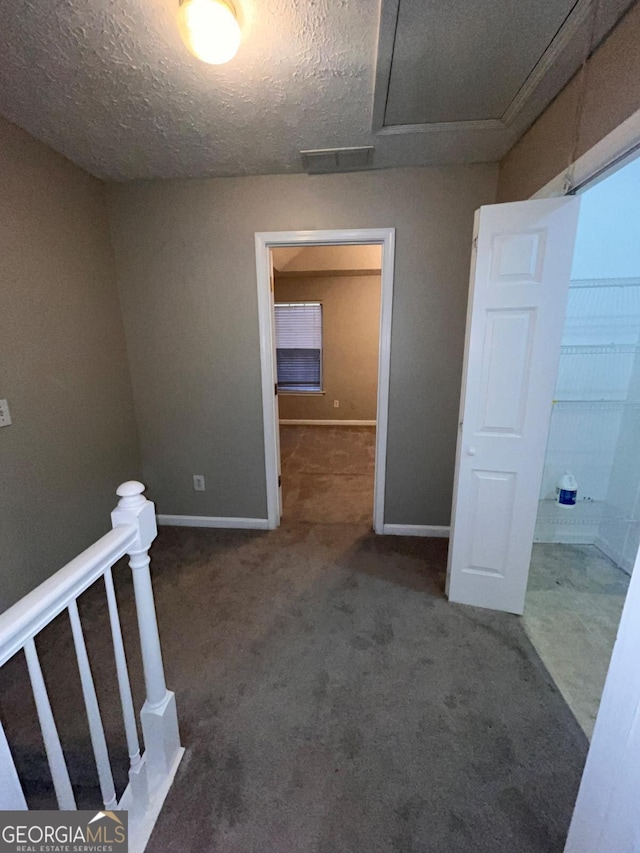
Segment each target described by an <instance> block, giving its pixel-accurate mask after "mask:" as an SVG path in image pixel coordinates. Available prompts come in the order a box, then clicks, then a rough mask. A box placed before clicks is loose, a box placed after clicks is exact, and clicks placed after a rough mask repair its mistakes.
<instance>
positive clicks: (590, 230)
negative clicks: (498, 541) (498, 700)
mask: <svg viewBox="0 0 640 853" xmlns="http://www.w3.org/2000/svg"><path fill="white" fill-rule="evenodd" d="M639 198H640V159H635V160H633V161H631V162H630V163H628V164H627V165H625V166H624V167H623V168H621V169H619V170H617V171H616V172H614V173H613V174H610V175H608V176H606V177H605V178H603V179H602V180H601V181H599V182H597V183H595V184H593V185H591V186H590V187H587V188H586V189H585V191H584V192H583V194H582V200H581V209H580V215H579V219H578V231H577V239H576V247H575V252H574V258H573V268H572V274H571V282H570V286H569V299H568V303H567V311H566V317H565V323H564V330H563V334H562V342H561V348H560V361H559V368H558V376H557V382H556V389H555V393H554V401H553V407H552V414H551V422H550V429H549V437H548V442H547V451H546V457H545V463H544V472H543V477H542V487H541V491H540V501H539V505H538V514H537V520H536V527H535V534H534V546H533V553H532V558H531V566H530V572H529V581H528V588H527V594H526V599H525V609H524V627H525V630H526V631H527V633H528V635H529V637H530V639H531V641H532V642H533V644H534V646H535V647H536V649H537V651H538V653H539V654H540V657H541V658H542V660H543V661H544V663H545V665H546V667H547V669H548V670H549V672H550V674H551V676H552V677H553V679H554V681H555V682H556V684H557V685H558V687H559V689H560V691H561V692H562V693H563V695H564V697H565V699H566V701H567V703H568V704H569V706H570V707H571V709H572V711H573V713H574V715H575V716H576V718H577V720H578V722H579V723H580V725H581V726H582V728H583V730H584V731H585V733H586V734H587V736H588V737H589V738H590V737H591V735H592V733H593V728H594V724H595V720H596V716H597V713H598V708H599V705H600V698H601V696H602V691H603V688H604V683H605V679H606V675H607V670H608V668H609V661H610V658H611V653H612V650H613V646H614V642H615V639H616V635H617V632H618V625H619V621H620V615H621V613H622V608H623V606H624V601H625V597H626V594H627V590H628V587H629V582H630V575H631V571H632V569H633V564H634V561H635V557H636V553H637V551H638V546H639V544H640V462H639V461H638V460H639V457H638V452H637V451H638V436H639V435H640V243H639V241H638V239H637V236H638V234H640V204H639V203H638V199H639ZM562 486H567V487H569V488H566V489H562V492H561V491H560V490H561V488H562Z"/></svg>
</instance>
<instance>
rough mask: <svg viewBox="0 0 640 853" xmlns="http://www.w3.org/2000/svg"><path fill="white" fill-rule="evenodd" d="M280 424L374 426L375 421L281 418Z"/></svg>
mask: <svg viewBox="0 0 640 853" xmlns="http://www.w3.org/2000/svg"><path fill="white" fill-rule="evenodd" d="M280 424H281V426H375V425H376V422H375V421H309V420H284V419H283V420H281V421H280Z"/></svg>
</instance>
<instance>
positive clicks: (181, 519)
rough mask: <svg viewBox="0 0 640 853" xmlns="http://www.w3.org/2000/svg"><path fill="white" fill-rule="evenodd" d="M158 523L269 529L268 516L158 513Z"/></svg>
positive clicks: (172, 525)
mask: <svg viewBox="0 0 640 853" xmlns="http://www.w3.org/2000/svg"><path fill="white" fill-rule="evenodd" d="M157 519H158V524H162V525H165V526H169V527H223V528H224V527H226V528H235V529H237V528H240V529H244V530H268V529H269V520H268V519H267V518H231V517H227V516H224V515H158V516H157Z"/></svg>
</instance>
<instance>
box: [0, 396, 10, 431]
mask: <svg viewBox="0 0 640 853" xmlns="http://www.w3.org/2000/svg"><path fill="white" fill-rule="evenodd" d="M10 424H11V415H10V414H9V403H7V401H6V400H0V427H3V426H10Z"/></svg>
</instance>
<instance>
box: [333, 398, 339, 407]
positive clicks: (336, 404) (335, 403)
mask: <svg viewBox="0 0 640 853" xmlns="http://www.w3.org/2000/svg"><path fill="white" fill-rule="evenodd" d="M333 408H334V409H339V408H340V400H334V401H333Z"/></svg>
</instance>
